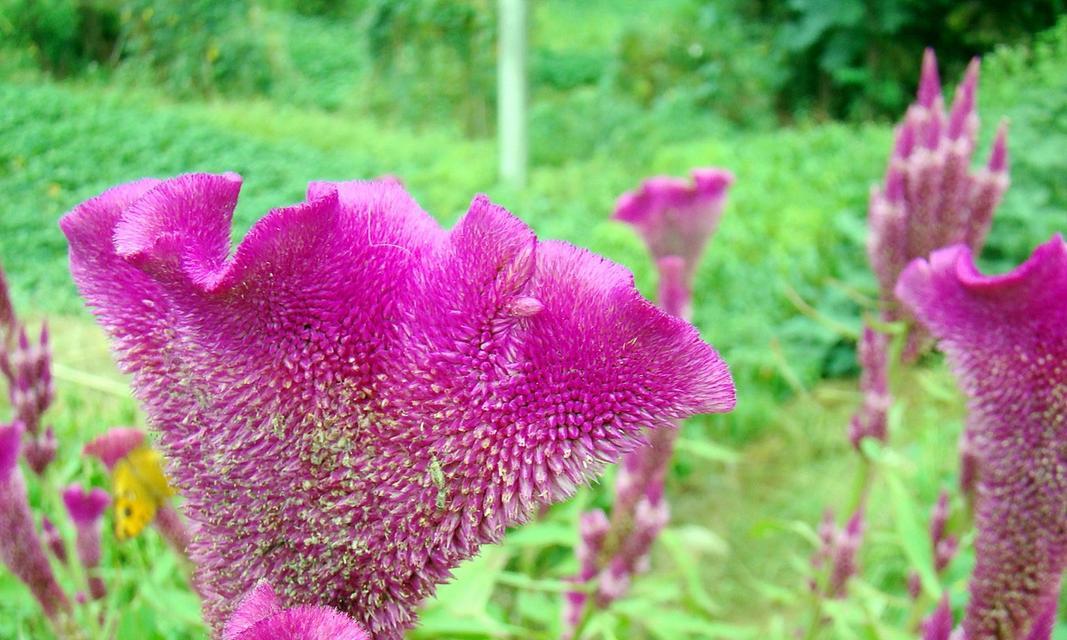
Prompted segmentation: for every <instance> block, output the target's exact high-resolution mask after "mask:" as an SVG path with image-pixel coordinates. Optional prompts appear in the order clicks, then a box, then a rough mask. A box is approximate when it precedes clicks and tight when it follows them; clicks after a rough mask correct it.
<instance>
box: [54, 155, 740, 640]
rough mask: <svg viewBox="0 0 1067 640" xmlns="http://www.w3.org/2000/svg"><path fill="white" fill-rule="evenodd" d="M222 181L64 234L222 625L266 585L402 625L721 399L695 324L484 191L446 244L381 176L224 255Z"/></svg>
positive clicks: (79, 211)
mask: <svg viewBox="0 0 1067 640" xmlns="http://www.w3.org/2000/svg"><path fill="white" fill-rule="evenodd" d="M240 184H241V182H240V179H239V178H238V177H237V176H236V175H233V174H227V175H205V174H198V175H186V176H181V177H178V178H174V179H171V180H164V181H158V180H143V181H140V182H134V183H130V184H126V185H122V186H120V187H116V188H114V189H111V190H110V191H107V192H105V193H104V194H102V195H101V196H99V197H96V198H94V199H92V200H89V201H87V202H85V203H83V204H82V205H80V206H78V207H77V208H76V209H75V210H74V211H72V212H71V213H69V214H67V215H66V216H65V217H64V218H63V220H62V221H61V222H60V225H61V227H62V228H63V231H64V232H65V233H66V235H67V237H68V239H69V241H70V258H71V270H72V272H73V275H74V278H75V281H76V282H77V284H78V286H79V288H80V290H81V292H82V294H83V295H84V297H85V298H86V300H87V301H88V303H89V305H90V306H91V307H93V308H94V310H95V313H96V315H97V317H98V319H99V320H100V322H101V323H102V324H103V326H104V327H105V329H106V330H107V331H108V332H109V333H110V335H111V338H112V340H113V344H114V347H115V350H116V352H117V354H118V358H119V360H120V363H121V364H122V367H123V369H124V370H126V371H128V372H130V373H132V375H133V383H134V389H135V393H136V394H137V396H138V398H139V399H140V400H141V401H142V403H143V404H144V406H145V408H146V409H147V411H148V414H149V416H150V418H151V420H152V422H153V424H154V426H155V427H156V428H157V429H159V431H160V432H161V445H162V447H163V449H164V452H165V453H166V454H167V457H168V460H169V461H170V471H171V472H172V474H171V475H172V479H173V480H174V484H175V485H176V486H177V487H178V489H179V490H180V491H181V493H182V494H183V495H184V496H185V498H186V508H187V513H188V515H189V517H190V518H191V519H192V520H194V521H195V522H196V527H197V529H196V531H197V533H196V536H195V538H194V540H193V542H192V543H191V544H190V547H189V551H190V556H191V557H192V559H193V560H194V562H195V563H196V564H197V580H198V583H199V584H200V585H201V591H202V593H203V594H204V600H205V603H204V606H205V615H206V618H207V620H208V622H209V623H210V624H211V625H212V626H213V627H215V628H216V629H218V628H219V627H220V625H221V622H222V621H223V620H224V619H225V618H226V617H227V615H228V613H229V610H230V608H231V607H232V606H233V605H232V603H233V602H234V601H235V600H236V599H237V598H238V597H240V596H241V595H242V594H243V593H245V592H246V591H247V590H248V589H250V588H251V587H252V586H253V585H255V584H256V583H257V582H258V581H259V580H260V579H263V578H267V579H269V580H270V582H271V584H273V585H274V586H275V588H277V590H278V595H279V598H280V600H281V601H282V602H283V603H284V604H285V605H286V606H294V605H303V604H320V605H328V606H332V607H335V608H337V609H339V610H340V611H342V612H347V613H349V614H351V615H352V616H354V617H355V618H356V619H357V620H359V621H361V623H362V624H363V625H364V626H365V627H366V628H367V629H368V631H370V632H371V633H373V634H374V637H375V638H382V639H385V638H399V637H400V636H401V634H402V631H403V629H405V628H407V627H409V626H411V625H412V624H413V623H414V609H415V607H416V606H417V605H418V604H419V603H420V602H421V601H422V600H423V599H424V598H426V597H427V596H429V595H430V594H432V593H433V592H434V588H435V585H436V584H437V583H439V582H442V581H444V580H446V579H448V577H449V575H450V570H451V569H452V568H453V567H455V566H456V565H457V564H458V563H459V562H460V561H462V560H463V559H465V558H468V557H470V556H472V555H473V554H475V553H476V552H477V549H478V547H479V545H480V544H482V543H485V542H492V541H497V540H500V538H501V537H502V536H503V534H504V529H505V527H506V526H508V525H510V524H514V523H518V522H522V521H523V520H525V519H526V518H527V517H528V515H529V513H530V512H531V510H532V509H534V508H535V507H537V506H539V505H543V504H547V503H550V502H553V501H556V500H560V499H562V498H564V497H566V496H568V495H570V494H571V493H572V492H573V491H574V489H575V487H576V486H577V484H578V483H580V482H582V481H584V480H586V479H588V478H589V477H591V476H592V475H594V474H595V473H597V472H598V471H599V470H600V469H601V468H602V466H603V465H604V464H605V463H607V462H609V461H612V460H615V459H617V458H618V457H619V456H620V455H622V454H623V453H625V452H626V451H628V450H631V449H632V448H634V447H635V446H637V445H638V444H639V443H640V442H641V431H642V428H643V427H644V426H646V425H651V426H654V427H658V426H661V425H665V424H669V423H670V421H671V420H678V419H681V418H684V417H686V416H688V415H691V414H694V413H702V412H718V411H727V410H729V409H730V408H732V407H733V404H734V389H733V383H732V381H731V379H730V375H729V372H728V370H727V368H726V366H725V364H724V363H723V362H722V360H721V359H720V358H719V356H718V355H717V354H716V353H715V351H714V350H713V349H712V348H711V347H709V346H708V345H707V344H705V343H704V342H703V341H701V340H700V337H699V336H698V334H697V332H696V330H695V329H694V328H693V327H692V326H690V325H689V324H688V323H686V322H684V321H682V320H680V319H677V318H673V317H670V316H668V315H666V314H664V313H662V312H661V311H659V310H657V309H656V308H655V307H654V306H653V305H651V304H649V303H648V302H646V301H645V300H643V299H642V298H641V297H640V295H639V294H638V292H637V290H636V289H635V288H634V286H633V279H632V277H631V276H630V274H629V273H628V272H626V271H625V270H624V269H622V268H621V267H619V266H617V265H615V264H613V263H611V262H609V261H607V260H605V259H603V258H600V257H598V256H595V255H593V254H591V253H588V252H586V251H583V250H581V249H578V248H575V247H573V246H570V245H568V244H564V243H560V242H538V241H537V239H536V238H535V237H534V235H533V233H532V232H531V231H530V229H529V228H528V227H527V226H526V225H524V224H523V223H522V222H520V221H519V220H518V219H516V218H515V217H513V216H512V215H511V214H509V213H508V212H507V211H505V210H504V209H502V208H501V207H498V206H496V205H494V204H492V203H491V202H489V200H488V199H486V198H485V197H477V198H475V200H474V202H473V203H472V205H471V208H470V211H469V212H468V213H467V214H466V216H465V217H464V218H463V219H462V220H461V221H460V222H459V223H457V225H456V227H455V228H454V229H453V230H452V231H451V232H447V231H444V230H442V229H441V228H440V227H439V226H438V225H437V223H436V222H435V221H434V220H433V219H432V218H431V217H430V216H428V215H427V214H426V213H424V212H423V211H422V210H421V209H420V208H419V207H418V205H417V204H416V203H415V202H414V201H413V200H412V199H411V197H410V196H408V194H407V193H406V192H405V191H404V190H403V188H402V187H401V186H400V185H398V184H397V183H396V182H393V181H371V182H348V183H312V184H311V186H310V187H309V189H308V199H307V201H306V202H303V203H301V204H298V205H295V206H291V207H286V208H283V209H276V210H274V211H272V212H271V213H269V214H268V215H267V216H266V217H265V218H263V219H262V220H260V221H259V222H258V223H256V224H255V225H254V226H253V227H252V229H251V230H250V231H249V232H248V235H247V236H246V237H245V239H244V241H243V242H242V243H241V244H240V245H239V246H238V247H237V249H236V251H235V252H234V253H233V254H232V255H231V254H230V250H229V237H230V219H231V216H232V212H233V208H234V206H235V204H236V201H237V194H238V191H239V189H240Z"/></svg>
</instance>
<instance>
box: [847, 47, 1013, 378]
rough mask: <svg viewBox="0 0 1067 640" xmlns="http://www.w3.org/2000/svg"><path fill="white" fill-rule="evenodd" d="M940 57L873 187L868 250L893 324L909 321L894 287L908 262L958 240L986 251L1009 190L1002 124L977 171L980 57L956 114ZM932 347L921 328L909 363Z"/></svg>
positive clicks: (929, 60) (928, 58)
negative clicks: (946, 100)
mask: <svg viewBox="0 0 1067 640" xmlns="http://www.w3.org/2000/svg"><path fill="white" fill-rule="evenodd" d="M935 62H936V61H935V58H934V56H933V54H932V52H927V54H926V55H925V56H924V59H923V76H922V79H921V80H920V88H919V100H918V101H917V102H916V103H915V104H913V105H911V107H909V109H908V111H907V114H906V115H905V117H904V121H903V122H902V123H901V125H900V126H899V127H898V128H897V135H896V141H895V143H894V148H893V152H892V153H891V155H890V158H889V163H888V166H887V168H886V177H885V180H884V181H883V183H882V184H881V185H880V186H877V187H875V188H874V189H872V192H871V198H870V205H869V209H868V226H869V236H868V240H867V255H868V258H869V260H870V263H871V269H872V270H873V271H874V273H875V276H876V277H877V279H878V285H879V289H880V290H881V298H882V301H883V303H884V304H885V305H886V307H885V309H884V316H885V318H886V319H887V320H889V321H896V320H901V319H909V318H908V316H907V315H906V314H903V313H902V310H901V309H900V308H899V307H898V306H897V305H896V304H895V301H894V298H893V287H894V286H895V285H896V282H897V278H898V277H899V275H900V272H901V271H902V270H903V269H904V267H905V266H906V265H907V264H908V262H909V261H911V260H913V259H915V258H920V257H925V256H927V255H929V254H930V252H931V251H934V250H936V249H939V248H941V247H946V246H949V245H952V244H957V243H963V244H966V245H968V246H969V247H971V249H972V250H974V251H975V252H976V253H977V252H978V251H980V249H981V247H982V245H983V244H984V243H985V236H986V233H987V232H988V231H989V227H990V225H991V223H992V219H993V214H994V212H995V211H996V208H997V206H998V205H999V203H1000V201H1001V198H1002V197H1003V195H1004V192H1005V191H1006V190H1007V188H1008V175H1007V136H1006V132H1005V130H1004V129H1003V128H1002V129H1001V131H1000V132H999V133H998V135H997V138H996V140H995V142H994V144H993V150H992V152H991V154H990V162H989V163H988V165H987V166H986V167H983V168H981V169H972V168H971V162H972V158H973V156H974V150H975V140H976V136H977V131H978V112H977V106H976V105H977V102H976V92H977V87H978V60H977V59H976V60H974V61H972V62H971V65H970V66H969V67H968V70H967V74H966V76H965V77H964V79H963V81H962V82H961V83H960V86H959V87H958V89H957V91H956V98H955V100H954V102H953V105H952V110H951V112H950V113H949V114H946V113H945V111H944V105H943V104H942V100H941V98H940V91H939V90H938V91H937V92H936V95H935V91H934V86H935V77H936V76H934V75H933V74H934V73H936V72H935V71H931V70H932V69H933V66H934V65H935ZM927 346H929V339H928V336H927V335H926V334H925V333H924V332H923V331H922V330H921V328H918V329H916V330H915V331H913V332H912V333H911V334H910V335H909V341H908V343H907V347H906V348H905V351H904V357H905V360H912V359H914V358H915V357H917V356H918V355H919V354H920V353H921V352H922V350H924V349H925V348H926V347H927Z"/></svg>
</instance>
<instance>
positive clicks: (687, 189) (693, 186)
mask: <svg viewBox="0 0 1067 640" xmlns="http://www.w3.org/2000/svg"><path fill="white" fill-rule="evenodd" d="M692 176H693V180H692V183H690V182H689V181H687V180H683V179H680V178H670V177H664V176H660V177H655V178H649V179H647V180H645V181H644V183H643V184H642V185H641V188H639V189H637V190H636V191H630V192H627V193H624V194H623V195H622V196H620V197H619V200H618V202H616V204H615V219H617V220H622V221H623V222H627V223H629V224H631V225H633V226H634V227H635V228H636V229H637V231H638V232H639V233H640V234H641V235H642V237H644V239H645V243H646V244H648V249H649V252H650V253H651V254H652V257H653V259H655V260H656V261H657V262H658V261H659V260H660V259H661V258H665V257H667V256H678V257H680V258H681V259H682V260H683V261H684V264H685V285H686V286H687V287H691V286H692V280H693V273H694V272H695V271H696V267H697V263H698V262H699V261H700V255H701V254H702V253H703V251H704V247H705V245H707V242H708V239H709V238H710V237H711V234H712V233H714V232H715V228H716V227H717V226H718V224H719V217H720V216H721V215H722V207H723V203H724V202H725V200H726V191H727V189H729V188H730V185H731V184H733V181H734V177H733V174H731V173H730V172H729V171H725V170H722V169H713V168H706V169H694V170H693V173H692Z"/></svg>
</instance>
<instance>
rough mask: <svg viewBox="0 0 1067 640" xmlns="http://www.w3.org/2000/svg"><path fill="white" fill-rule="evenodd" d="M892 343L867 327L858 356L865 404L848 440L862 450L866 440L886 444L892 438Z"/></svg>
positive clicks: (858, 413) (850, 431) (849, 430)
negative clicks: (890, 373) (889, 345)
mask: <svg viewBox="0 0 1067 640" xmlns="http://www.w3.org/2000/svg"><path fill="white" fill-rule="evenodd" d="M887 348H888V340H887V339H886V336H885V335H884V334H882V333H879V332H877V331H875V330H874V329H871V328H870V327H864V329H863V337H862V338H861V340H860V343H859V348H858V356H859V362H860V370H861V371H862V373H861V375H860V391H862V392H863V404H862V406H861V407H860V409H859V411H857V412H856V415H855V416H853V417H852V421H851V422H850V423H849V426H848V439H849V442H851V443H852V446H853V447H855V448H856V449H857V450H859V447H860V443H861V442H862V441H863V439H864V438H873V439H875V440H877V441H879V442H885V441H886V438H887V437H888V435H889V433H888V412H889V406H890V404H891V403H892V398H891V397H890V395H889V380H888V372H887V364H888V362H887V361H888V355H887V352H886V351H887Z"/></svg>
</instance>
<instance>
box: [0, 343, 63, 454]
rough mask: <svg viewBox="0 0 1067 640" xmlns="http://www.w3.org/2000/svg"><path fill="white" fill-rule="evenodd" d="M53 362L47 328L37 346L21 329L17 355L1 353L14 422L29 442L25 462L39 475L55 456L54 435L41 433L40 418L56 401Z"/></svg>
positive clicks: (2, 367) (45, 431) (0, 358)
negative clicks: (19, 426)
mask: <svg viewBox="0 0 1067 640" xmlns="http://www.w3.org/2000/svg"><path fill="white" fill-rule="evenodd" d="M51 362H52V352H51V349H49V346H48V325H47V324H44V325H42V326H41V334H40V338H39V339H38V341H37V344H36V345H34V344H33V343H32V342H31V341H30V339H29V337H28V336H27V335H26V329H25V327H22V328H20V329H19V331H18V344H17V345H16V347H15V349H14V351H13V352H12V353H11V354H10V355H9V354H8V353H7V352H6V351H5V350H0V371H2V372H3V374H4V377H5V378H7V383H8V397H9V398H10V400H11V407H12V409H13V411H14V414H15V419H17V420H19V421H21V422H22V424H23V425H25V428H26V434H27V436H28V439H29V440H28V442H27V443H26V447H25V455H26V461H27V462H28V463H29V465H30V468H31V469H33V470H34V472H36V473H37V474H41V473H43V472H44V469H45V468H46V467H47V466H48V465H49V463H51V462H52V459H53V458H55V455H56V438H55V433H54V432H53V431H52V429H51V427H49V428H48V429H45V430H43V431H42V429H41V416H42V415H43V414H44V412H45V411H46V410H47V409H48V407H49V406H50V405H51V404H52V400H53V399H55V386H54V382H53V380H52V366H51Z"/></svg>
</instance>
